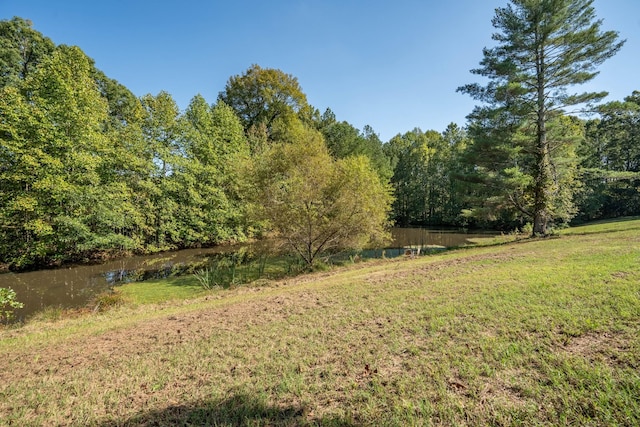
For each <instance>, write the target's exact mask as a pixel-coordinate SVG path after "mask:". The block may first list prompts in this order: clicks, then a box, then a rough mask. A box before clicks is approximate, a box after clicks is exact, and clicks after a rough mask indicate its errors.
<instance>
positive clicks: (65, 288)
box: [0, 228, 479, 320]
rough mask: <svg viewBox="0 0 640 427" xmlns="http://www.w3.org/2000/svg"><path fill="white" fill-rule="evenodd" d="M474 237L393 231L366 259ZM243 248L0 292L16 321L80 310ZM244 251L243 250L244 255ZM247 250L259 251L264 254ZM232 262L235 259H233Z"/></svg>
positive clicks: (14, 281)
mask: <svg viewBox="0 0 640 427" xmlns="http://www.w3.org/2000/svg"><path fill="white" fill-rule="evenodd" d="M477 236H479V235H477V234H462V233H459V232H453V231H442V230H440V231H438V230H426V229H420V228H396V229H393V230H392V237H393V243H392V244H391V245H390V248H386V249H376V250H371V251H367V252H366V253H364V254H363V256H365V257H372V258H379V257H382V256H383V254H384V256H385V257H387V258H392V257H395V256H401V255H403V254H404V252H405V248H407V247H417V246H422V247H431V248H433V247H442V248H444V247H453V246H460V245H463V244H467V243H469V239H470V238H473V237H477ZM243 247H245V248H246V246H241V245H236V246H224V247H217V248H207V249H185V250H181V251H175V252H169V253H163V254H156V255H149V256H132V257H128V258H123V259H118V260H113V261H109V262H106V263H103V264H97V265H78V266H68V267H66V268H59V269H52V270H39V271H30V272H25V273H5V274H0V287H3V288H7V287H11V288H13V290H15V291H16V294H17V300H18V301H20V302H22V303H24V308H23V309H20V310H16V311H15V314H16V318H17V320H21V319H24V318H25V317H27V316H29V315H31V314H33V313H35V312H37V311H39V310H42V309H43V308H45V307H47V306H60V307H64V308H67V307H82V306H85V305H86V304H88V303H89V302H90V301H91V299H92V298H94V297H95V296H96V295H97V294H99V293H101V292H104V291H106V290H108V289H110V288H111V287H112V286H114V285H118V284H123V283H128V282H133V281H140V280H149V279H153V278H161V277H168V276H170V275H177V274H181V273H188V272H190V271H193V269H194V268H196V267H195V266H198V265H205V264H207V263H210V262H213V260H215V259H219V258H220V257H223V256H230V254H237V253H239V251H240V249H241V248H243ZM244 250H246V249H244ZM251 250H254V251H255V250H263V248H259V249H256V248H255V247H254V248H252V249H251ZM232 256H235V255H232Z"/></svg>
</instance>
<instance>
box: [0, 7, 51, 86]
mask: <svg viewBox="0 0 640 427" xmlns="http://www.w3.org/2000/svg"><path fill="white" fill-rule="evenodd" d="M54 49H55V45H54V44H53V42H52V41H51V40H50V39H49V38H47V37H44V36H43V35H42V34H41V33H39V32H38V31H36V30H34V29H33V28H32V23H31V21H28V20H25V19H22V18H19V17H14V18H13V19H11V20H2V21H0V88H2V87H5V86H7V85H14V86H15V85H17V84H18V82H19V81H21V80H24V79H26V78H27V76H28V75H29V74H31V73H33V71H34V70H35V69H36V67H37V66H38V65H39V64H40V63H41V62H42V61H43V60H44V59H45V58H47V57H48V56H50V55H51V54H52V53H53V51H54Z"/></svg>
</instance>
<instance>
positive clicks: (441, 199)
mask: <svg viewBox="0 0 640 427" xmlns="http://www.w3.org/2000/svg"><path fill="white" fill-rule="evenodd" d="M533 3H535V4H533ZM533 3H531V2H524V1H516V0H512V1H511V3H510V4H509V5H508V6H507V7H505V8H500V9H498V10H497V11H496V17H495V18H494V26H495V27H496V28H497V29H498V30H500V32H498V33H496V35H494V38H495V39H496V41H497V42H498V46H497V47H495V48H494V49H485V51H484V59H483V61H482V62H481V68H479V69H478V70H474V72H475V73H476V74H479V75H482V76H485V77H487V78H488V80H489V83H488V84H487V85H486V86H481V85H477V84H472V85H467V86H463V87H462V88H460V90H461V91H462V92H465V93H468V94H470V95H471V96H472V97H474V98H476V99H478V100H479V101H480V102H482V105H480V106H478V107H477V108H476V109H475V110H474V111H473V112H472V113H471V114H470V116H469V121H468V123H467V124H466V126H464V127H461V126H459V125H456V124H453V123H452V124H450V125H449V126H448V127H447V129H446V130H444V131H443V132H438V131H434V130H429V131H422V130H421V129H419V128H416V129H413V130H411V131H408V132H405V133H404V134H398V135H396V136H394V137H393V138H391V139H390V140H389V141H386V142H383V141H381V140H380V138H379V137H378V135H377V134H376V133H375V131H374V130H373V129H372V128H371V127H369V126H366V127H365V128H364V129H363V130H359V129H357V128H355V127H354V126H352V125H351V124H349V123H348V122H346V121H339V120H338V119H337V118H336V116H335V114H334V113H333V112H332V111H331V110H330V109H327V110H326V111H325V112H324V113H322V114H321V113H320V111H318V110H317V109H316V108H314V107H313V106H311V105H310V104H309V103H308V101H307V99H306V95H305V94H304V92H303V91H302V88H301V87H300V85H299V83H298V81H297V79H296V78H295V77H294V76H291V75H288V74H286V73H284V72H282V71H280V70H277V69H264V68H261V67H260V66H258V65H253V66H251V67H250V68H248V69H247V70H246V71H245V72H243V73H242V74H239V75H236V76H232V77H230V78H229V80H228V82H227V84H226V86H225V88H224V89H223V90H222V91H221V92H220V93H219V96H218V99H217V100H216V102H215V103H213V104H209V103H207V101H206V100H205V99H204V98H203V97H202V96H200V95H196V96H194V98H193V99H192V100H191V102H190V103H189V105H188V107H187V108H186V109H185V110H184V111H180V109H179V108H178V106H177V104H176V102H175V101H174V100H173V98H172V97H171V95H170V94H169V93H167V92H160V93H158V94H156V95H152V94H147V95H144V96H142V97H136V96H135V95H133V94H132V93H131V92H130V91H129V90H128V89H127V88H126V87H125V86H123V85H122V84H120V83H118V82H117V81H115V80H113V79H110V78H109V77H107V76H106V75H105V74H104V73H103V72H101V71H100V70H99V69H98V68H97V67H96V65H95V64H94V62H93V61H92V60H91V59H90V58H89V57H87V56H86V54H85V53H84V52H83V51H82V50H81V49H80V48H79V47H75V46H65V45H55V43H54V42H53V41H51V40H50V39H48V38H47V37H46V36H44V35H42V34H41V33H39V32H38V31H36V30H35V29H34V28H33V27H32V24H31V23H30V22H29V21H27V20H24V19H22V18H18V17H16V18H13V19H11V20H5V21H0V114H1V115H0V144H1V145H0V188H1V190H2V191H1V192H0V263H4V264H5V265H8V266H9V267H11V268H15V269H20V268H29V267H33V266H43V265H51V264H59V263H63V262H68V261H76V260H86V259H96V258H100V257H110V256H114V255H118V254H124V253H149V252H157V251H164V250H171V249H178V248H187V247H195V246H201V245H216V244H221V243H224V242H232V241H242V240H245V239H247V238H249V237H254V236H259V235H262V234H268V233H275V234H276V235H278V236H279V237H281V238H282V240H283V241H284V242H285V243H286V245H287V246H288V248H289V249H290V250H292V251H294V252H295V253H297V254H298V255H299V256H300V257H301V258H302V259H304V260H305V261H306V262H307V263H309V264H313V262H314V260H315V258H316V256H317V255H318V254H319V253H321V252H323V251H330V250H339V249H342V248H345V247H354V248H358V247H364V246H366V245H372V244H383V242H384V240H385V237H387V235H386V233H385V230H386V228H387V226H388V225H389V224H392V223H395V224H398V225H403V226H404V225H430V226H443V225H446V226H458V227H461V226H462V227H486V228H497V229H502V230H513V229H515V228H520V229H530V230H531V232H532V233H534V234H538V235H546V234H548V233H549V232H551V230H552V229H553V227H558V226H563V225H565V224H569V223H570V222H572V221H588V220H594V219H601V218H610V217H616V216H623V215H638V214H640V144H639V141H638V135H640V92H637V91H634V92H633V93H632V94H630V95H629V96H628V97H627V98H625V99H624V100H622V101H614V102H609V103H606V104H603V105H600V106H597V107H596V106H592V105H591V104H590V102H591V101H597V100H599V99H601V98H602V97H603V95H604V94H577V95H569V94H567V92H566V88H567V87H571V86H573V85H575V84H579V83H582V82H584V81H588V80H589V79H591V78H593V76H595V73H596V71H595V68H596V66H597V65H599V64H600V63H602V62H603V61H604V60H606V59H607V58H609V57H611V56H612V55H613V54H615V52H616V51H617V50H618V49H620V48H621V47H622V44H623V42H619V41H617V33H615V32H603V31H601V30H600V21H596V20H595V19H594V13H593V8H592V7H591V3H592V2H591V1H588V0H563V1H560V2H552V3H549V4H547V3H548V2H538V3H539V4H538V3H536V2H533ZM525 36H526V37H525ZM573 105H579V106H582V105H588V106H589V107H588V108H589V109H590V110H591V111H594V112H596V113H597V115H596V116H592V117H589V118H584V117H583V116H582V117H579V116H577V115H575V114H574V115H572V114H569V113H566V112H565V110H566V107H568V106H573ZM580 111H584V108H583V109H581V110H580Z"/></svg>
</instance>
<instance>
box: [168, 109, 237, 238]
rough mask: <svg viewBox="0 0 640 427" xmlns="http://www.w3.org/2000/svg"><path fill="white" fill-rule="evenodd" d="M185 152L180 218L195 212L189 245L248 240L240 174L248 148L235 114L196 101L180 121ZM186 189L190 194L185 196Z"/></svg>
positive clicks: (191, 220)
mask: <svg viewBox="0 0 640 427" xmlns="http://www.w3.org/2000/svg"><path fill="white" fill-rule="evenodd" d="M182 120H183V121H184V129H185V132H184V138H185V143H184V146H185V153H186V156H187V160H188V163H187V165H186V167H185V169H184V171H183V176H182V179H183V180H184V188H183V191H182V192H181V193H182V197H181V199H180V201H179V204H180V211H181V213H184V212H186V211H187V210H188V209H191V213H192V215H191V219H190V220H189V221H188V222H189V224H190V226H189V227H188V231H189V233H190V236H187V237H186V240H187V241H189V242H192V243H193V242H198V243H220V242H223V241H230V240H241V239H243V238H244V235H245V233H244V228H245V227H244V225H245V224H244V203H243V201H242V197H241V194H240V189H239V178H240V177H239V176H238V174H239V170H240V168H241V165H243V164H244V161H245V159H246V157H248V155H249V145H248V142H247V140H246V138H245V136H244V131H243V128H242V124H241V123H240V120H239V119H238V118H237V117H236V115H235V113H234V111H233V110H232V109H231V108H230V107H229V106H227V105H226V104H224V103H223V102H218V103H217V104H215V105H213V106H209V105H208V104H207V103H206V101H205V100H204V98H203V97H202V96H196V97H194V98H193V99H192V101H191V103H190V104H189V107H188V108H187V110H186V111H185V114H184V116H183V117H182ZM185 190H186V191H185Z"/></svg>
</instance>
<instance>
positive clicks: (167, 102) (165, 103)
mask: <svg viewBox="0 0 640 427" xmlns="http://www.w3.org/2000/svg"><path fill="white" fill-rule="evenodd" d="M141 101H142V106H143V108H144V111H145V120H144V124H143V127H142V131H143V135H144V139H145V143H146V144H145V145H146V147H147V151H148V154H147V155H148V156H149V157H150V158H151V159H152V162H153V169H152V173H151V185H150V186H149V188H148V192H149V196H150V197H149V200H150V210H149V211H147V213H146V215H147V219H146V221H145V222H146V223H147V224H149V227H150V228H149V230H148V231H149V232H150V233H149V235H148V239H149V240H147V246H148V249H149V250H151V251H158V250H168V249H176V248H178V247H180V242H181V237H180V235H181V230H180V224H179V222H178V211H179V209H180V207H179V205H178V203H177V199H178V198H179V195H180V194H181V193H182V191H183V188H182V187H181V184H180V183H179V181H178V179H179V176H180V175H179V174H178V173H179V172H180V170H181V168H182V167H183V166H184V150H183V147H182V144H181V135H182V129H181V123H180V120H179V117H180V110H179V109H178V105H177V104H176V102H175V101H174V99H173V97H172V96H171V95H170V94H169V93H167V92H165V91H161V92H160V93H158V95H155V96H154V95H151V94H147V95H145V96H143V97H142V99H141Z"/></svg>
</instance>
